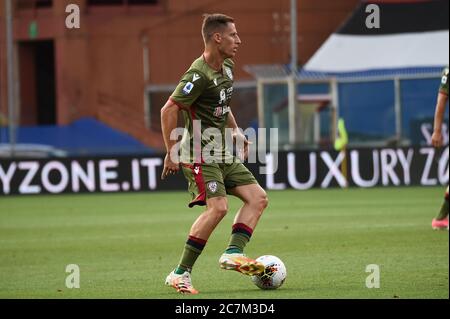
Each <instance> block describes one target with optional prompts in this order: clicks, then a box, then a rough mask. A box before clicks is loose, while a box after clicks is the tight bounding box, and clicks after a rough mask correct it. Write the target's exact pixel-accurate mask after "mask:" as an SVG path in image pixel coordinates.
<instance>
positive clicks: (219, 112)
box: [214, 106, 231, 117]
mask: <svg viewBox="0 0 450 319" xmlns="http://www.w3.org/2000/svg"><path fill="white" fill-rule="evenodd" d="M230 112H231V107H229V106H218V107H216V110H215V111H214V116H215V117H222V116H224V115H225V114H227V113H230Z"/></svg>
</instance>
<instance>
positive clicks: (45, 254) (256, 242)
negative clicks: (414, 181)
mask: <svg viewBox="0 0 450 319" xmlns="http://www.w3.org/2000/svg"><path fill="white" fill-rule="evenodd" d="M443 195H444V188H443V187H439V188H388V189H381V188H380V189H369V190H362V189H351V190H337V189H336V190H312V191H305V192H299V191H283V192H271V193H269V198H270V207H269V208H268V210H267V211H266V213H265V215H264V216H263V218H262V220H261V222H260V224H259V225H258V228H257V229H256V231H255V234H254V236H253V238H252V241H251V242H250V244H249V245H248V246H247V250H246V253H247V254H248V255H250V256H253V257H255V258H256V257H258V256H260V255H265V254H271V255H276V256H278V257H280V258H281V259H282V260H283V261H284V262H285V264H286V266H287V270H288V277H287V280H286V283H285V285H284V286H283V287H282V288H281V289H279V290H277V291H262V290H259V289H258V288H257V287H256V286H254V285H253V284H252V283H251V280H250V278H248V277H245V276H243V275H241V274H238V273H236V272H229V271H223V270H220V269H219V267H218V258H219V256H220V254H221V253H222V252H223V250H224V249H225V247H226V245H227V243H228V239H229V235H230V232H231V225H232V221H233V217H234V212H235V211H236V210H237V209H238V208H239V204H240V202H239V201H238V200H237V199H235V198H232V197H230V214H229V215H228V216H227V217H226V219H225V220H224V221H223V222H222V223H221V224H220V225H219V227H218V228H217V229H216V231H215V232H214V233H213V235H212V237H211V238H210V240H209V242H208V244H207V246H206V248H205V250H204V252H203V254H202V256H201V257H200V258H199V260H198V262H197V265H196V267H195V269H194V273H193V280H194V284H195V287H196V288H197V289H199V290H200V292H201V294H200V295H198V296H181V295H178V294H176V292H175V290H174V289H172V288H168V287H165V286H164V279H165V277H166V275H167V274H168V273H169V272H170V271H171V270H172V269H173V268H174V267H175V266H176V264H177V263H178V260H179V257H180V253H181V251H182V249H183V246H184V243H185V241H186V238H187V232H188V230H189V228H190V226H191V224H192V222H193V221H194V220H195V219H196V218H197V216H198V214H199V213H201V211H202V209H201V208H196V209H192V210H190V209H188V208H187V207H186V204H187V202H188V200H189V197H188V195H187V193H184V192H180V193H147V194H120V195H78V196H55V197H53V196H44V197H10V198H5V197H2V198H0V298H119V299H122V298H126V299H128V298H133V299H135V298H149V299H186V298H187V299H202V298H206V299H237V298H245V299H253V298H255V299H256V298H258V299H278V298H282V299H331V298H338V299H347V298H352V299H353V298H356V299H368V298H377V299H391V298H443V299H448V298H449V290H448V287H449V278H448V275H449V240H448V232H447V231H433V230H432V229H431V226H430V224H431V219H432V218H433V217H434V216H435V215H436V213H437V211H438V210H439V208H440V205H441V203H442V201H443ZM69 264H76V265H78V266H79V267H80V275H81V276H80V278H81V281H80V285H81V287H80V289H68V288H66V285H65V282H66V277H67V276H68V275H69V273H66V266H67V265H69ZM371 264H375V265H378V266H379V267H380V288H379V289H368V288H367V287H366V278H367V277H368V276H369V275H370V273H366V267H367V266H368V265H371Z"/></svg>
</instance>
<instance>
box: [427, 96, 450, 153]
mask: <svg viewBox="0 0 450 319" xmlns="http://www.w3.org/2000/svg"><path fill="white" fill-rule="evenodd" d="M447 101H448V95H447V94H444V93H439V96H438V102H437V105H436V114H435V116H434V131H433V135H432V136H431V143H432V144H433V146H434V147H441V146H442V144H443V137H442V122H443V121H444V114H445V107H446V105H447Z"/></svg>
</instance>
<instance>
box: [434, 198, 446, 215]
mask: <svg viewBox="0 0 450 319" xmlns="http://www.w3.org/2000/svg"><path fill="white" fill-rule="evenodd" d="M447 216H448V198H446V199H445V202H444V204H442V207H441V211H440V212H439V215H438V217H437V218H436V219H437V220H443V219H445V218H446V217H447Z"/></svg>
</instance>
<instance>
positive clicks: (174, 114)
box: [161, 100, 180, 179]
mask: <svg viewBox="0 0 450 319" xmlns="http://www.w3.org/2000/svg"><path fill="white" fill-rule="evenodd" d="M178 112H179V108H178V106H177V105H175V104H174V103H173V102H172V101H171V100H169V101H167V103H166V105H164V107H163V108H162V109H161V127H162V133H163V138H164V143H165V146H166V158H165V160H164V169H163V172H162V175H161V179H165V178H166V177H167V176H169V175H174V174H176V173H177V172H178V171H179V170H180V163H179V161H178V158H175V155H176V154H171V151H172V150H173V146H174V145H175V144H176V143H177V141H176V140H171V139H170V134H171V132H172V131H173V130H174V129H175V128H176V126H177V123H178Z"/></svg>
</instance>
